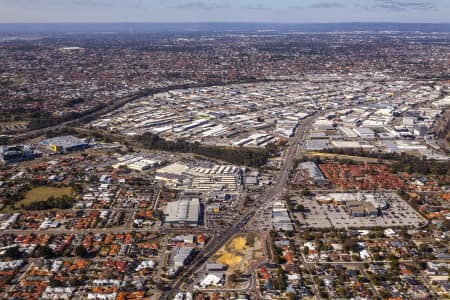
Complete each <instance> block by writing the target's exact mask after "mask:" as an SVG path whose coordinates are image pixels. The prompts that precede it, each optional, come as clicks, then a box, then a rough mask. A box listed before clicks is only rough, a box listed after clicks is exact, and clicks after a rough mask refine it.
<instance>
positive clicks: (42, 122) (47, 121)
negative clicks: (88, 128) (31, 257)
mask: <svg viewBox="0 0 450 300" xmlns="http://www.w3.org/2000/svg"><path fill="white" fill-rule="evenodd" d="M106 106H107V104H105V103H101V104H98V105H96V106H94V107H92V108H91V109H88V110H85V111H83V112H70V113H67V114H65V115H63V116H61V117H55V116H54V115H53V114H51V113H50V112H46V111H45V112H36V113H34V114H32V115H31V121H30V123H29V125H28V127H29V128H30V129H42V128H46V127H52V126H55V125H57V124H60V123H64V122H68V121H72V120H76V119H79V118H81V117H83V116H86V115H89V114H92V113H94V112H97V111H99V110H102V109H104V108H105V107H106Z"/></svg>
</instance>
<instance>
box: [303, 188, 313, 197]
mask: <svg viewBox="0 0 450 300" xmlns="http://www.w3.org/2000/svg"><path fill="white" fill-rule="evenodd" d="M311 194H312V193H311V191H310V190H308V189H304V190H303V191H302V196H305V197H308V196H311Z"/></svg>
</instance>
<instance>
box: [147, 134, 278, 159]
mask: <svg viewBox="0 0 450 300" xmlns="http://www.w3.org/2000/svg"><path fill="white" fill-rule="evenodd" d="M138 141H139V142H140V143H142V145H143V146H144V147H146V148H148V149H157V150H162V151H173V152H182V153H195V154H199V155H204V156H207V157H210V158H215V159H220V160H224V161H226V162H229V163H232V164H237V165H246V166H250V167H259V166H262V165H265V164H266V163H267V160H268V159H269V157H270V155H271V151H270V150H269V149H253V148H252V149H249V148H229V147H217V146H206V145H202V144H200V143H189V142H186V141H184V140H178V141H167V140H165V139H163V138H160V137H159V136H158V135H156V134H153V133H150V132H147V133H144V134H143V135H142V136H140V137H139V138H138Z"/></svg>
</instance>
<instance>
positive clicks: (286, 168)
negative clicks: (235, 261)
mask: <svg viewBox="0 0 450 300" xmlns="http://www.w3.org/2000/svg"><path fill="white" fill-rule="evenodd" d="M316 117H317V114H315V115H312V116H310V117H308V118H306V119H304V120H303V121H302V122H301V123H300V125H299V128H298V129H297V132H296V135H295V138H293V139H292V142H291V145H290V146H289V147H288V149H287V151H286V152H285V156H284V162H283V166H282V168H281V169H280V171H279V173H278V176H277V182H276V184H275V185H274V186H273V187H272V188H271V189H270V190H268V191H267V192H266V193H265V194H264V195H262V196H261V197H260V198H259V199H258V202H260V203H267V202H269V201H272V200H273V199H275V198H278V197H280V196H281V195H282V194H283V192H284V187H285V186H286V183H287V180H288V178H289V173H290V170H291V169H292V167H293V164H294V161H295V159H296V157H297V150H298V147H299V143H300V142H301V141H303V140H304V138H305V136H306V134H307V132H308V129H309V127H310V126H311V124H312V122H313V121H314V120H315V118H316ZM262 208H263V206H259V205H255V206H253V207H252V208H248V211H247V212H246V214H245V215H244V216H243V217H242V218H240V219H238V220H237V221H236V222H235V223H234V224H232V225H231V226H230V227H229V228H228V229H226V230H225V231H224V232H223V233H222V234H221V235H220V234H219V235H218V236H217V237H216V238H215V239H213V240H212V241H210V242H209V243H208V244H207V245H206V247H205V248H204V249H203V251H202V252H201V253H200V254H199V255H198V256H197V258H196V259H195V260H194V261H193V263H192V264H191V265H190V266H189V267H188V268H187V269H186V270H185V271H184V272H182V274H180V275H179V276H178V277H177V279H176V280H175V281H174V282H172V284H171V285H170V286H169V288H170V289H169V290H168V291H165V292H164V293H163V295H162V297H161V299H173V298H174V297H175V295H176V294H177V293H178V292H179V290H180V287H181V285H182V284H183V280H184V279H185V278H187V277H188V276H190V275H191V274H194V273H196V272H197V270H199V269H200V268H201V267H202V266H203V265H204V264H205V263H206V262H207V261H208V260H209V259H210V258H211V257H212V256H213V255H214V254H215V253H216V252H217V251H219V249H220V248H222V247H223V246H224V245H225V244H227V243H228V242H229V241H230V240H231V239H232V238H233V237H234V236H235V235H236V234H239V233H245V232H246V230H245V229H244V227H245V225H246V224H247V223H248V222H249V221H250V220H251V219H252V218H253V217H254V216H255V214H256V212H257V210H259V209H262Z"/></svg>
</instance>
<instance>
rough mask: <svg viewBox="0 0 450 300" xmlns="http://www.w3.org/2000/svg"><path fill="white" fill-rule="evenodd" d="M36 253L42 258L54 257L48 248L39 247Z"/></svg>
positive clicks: (51, 250)
mask: <svg viewBox="0 0 450 300" xmlns="http://www.w3.org/2000/svg"><path fill="white" fill-rule="evenodd" d="M37 253H38V256H39V257H44V258H52V257H54V256H55V253H54V251H53V249H52V248H50V247H49V246H39V247H38V251H37Z"/></svg>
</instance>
